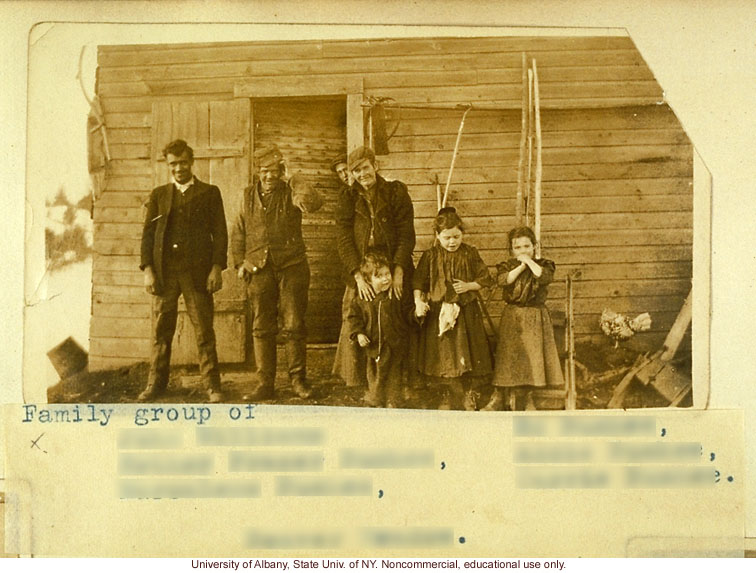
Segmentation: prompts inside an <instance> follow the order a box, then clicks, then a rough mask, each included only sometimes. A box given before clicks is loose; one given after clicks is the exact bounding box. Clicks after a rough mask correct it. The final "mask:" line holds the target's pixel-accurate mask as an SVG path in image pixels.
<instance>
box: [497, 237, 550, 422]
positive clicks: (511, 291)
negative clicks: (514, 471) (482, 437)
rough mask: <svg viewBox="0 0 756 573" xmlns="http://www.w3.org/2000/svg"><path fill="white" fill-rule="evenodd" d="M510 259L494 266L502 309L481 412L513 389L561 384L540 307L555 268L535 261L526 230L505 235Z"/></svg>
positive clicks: (546, 320)
mask: <svg viewBox="0 0 756 573" xmlns="http://www.w3.org/2000/svg"><path fill="white" fill-rule="evenodd" d="M509 246H510V249H511V252H512V255H513V258H511V259H509V260H507V261H504V262H502V263H499V264H498V265H497V270H498V283H499V285H501V286H502V290H503V298H504V302H505V303H506V306H505V307H504V308H503V309H502V314H501V321H500V323H499V342H498V346H497V348H496V368H495V370H494V378H493V384H494V387H495V390H494V393H493V395H492V396H491V400H490V401H489V403H488V404H487V405H486V407H485V408H483V410H501V409H503V408H504V406H505V404H506V402H507V398H508V397H510V396H511V393H512V392H514V389H515V388H517V387H521V388H525V389H526V391H528V390H529V389H532V388H533V387H542V386H556V385H564V379H563V377H562V370H561V367H560V364H559V356H558V354H557V349H556V343H555V341H554V328H553V326H552V324H551V317H550V316H549V311H548V309H547V308H546V304H545V303H546V296H547V294H548V292H547V285H548V284H549V283H550V282H551V281H552V280H553V279H554V270H555V268H556V265H554V262H553V261H550V260H548V259H540V258H535V246H536V237H535V234H534V233H533V231H532V230H531V229H530V228H529V227H517V228H515V229H512V230H511V231H510V232H509Z"/></svg>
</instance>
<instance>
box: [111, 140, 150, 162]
mask: <svg viewBox="0 0 756 573" xmlns="http://www.w3.org/2000/svg"><path fill="white" fill-rule="evenodd" d="M109 149H110V157H111V158H113V159H148V158H149V157H150V144H149V143H112V144H110V145H109Z"/></svg>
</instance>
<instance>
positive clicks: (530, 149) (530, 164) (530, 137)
mask: <svg viewBox="0 0 756 573" xmlns="http://www.w3.org/2000/svg"><path fill="white" fill-rule="evenodd" d="M532 171H533V70H530V69H529V70H528V177H527V185H526V190H525V224H526V225H528V226H530V186H531V183H530V181H531V173H532Z"/></svg>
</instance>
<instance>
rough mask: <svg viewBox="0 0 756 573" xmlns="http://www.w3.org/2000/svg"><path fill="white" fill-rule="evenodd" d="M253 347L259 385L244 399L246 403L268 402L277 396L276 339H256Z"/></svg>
mask: <svg viewBox="0 0 756 573" xmlns="http://www.w3.org/2000/svg"><path fill="white" fill-rule="evenodd" d="M253 346H254V351H255V363H256V364H257V384H256V385H255V386H254V388H252V390H251V391H250V392H249V393H248V394H245V395H244V396H243V397H242V400H244V401H245V402H253V401H255V400H268V399H270V398H273V397H274V395H275V381H276V339H275V337H270V338H258V337H255V338H254V339H253Z"/></svg>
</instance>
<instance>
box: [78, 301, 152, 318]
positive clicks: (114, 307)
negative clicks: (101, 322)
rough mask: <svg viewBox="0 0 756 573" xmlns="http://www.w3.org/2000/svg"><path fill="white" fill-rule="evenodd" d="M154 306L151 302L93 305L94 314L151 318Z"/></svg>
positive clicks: (100, 303) (113, 316) (98, 315)
mask: <svg viewBox="0 0 756 573" xmlns="http://www.w3.org/2000/svg"><path fill="white" fill-rule="evenodd" d="M151 308H152V306H151V305H150V304H149V303H132V304H128V303H103V302H99V303H96V304H93V305H92V315H93V316H96V317H110V318H139V319H149V318H150V314H151Z"/></svg>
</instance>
